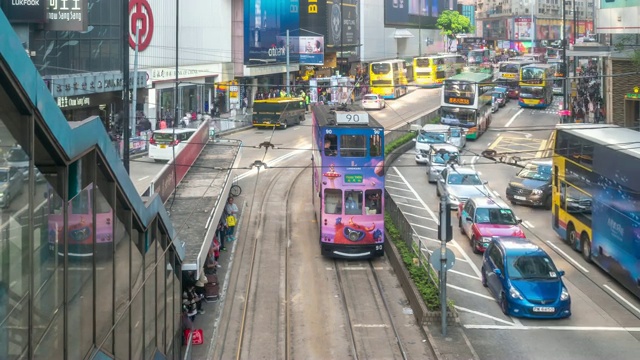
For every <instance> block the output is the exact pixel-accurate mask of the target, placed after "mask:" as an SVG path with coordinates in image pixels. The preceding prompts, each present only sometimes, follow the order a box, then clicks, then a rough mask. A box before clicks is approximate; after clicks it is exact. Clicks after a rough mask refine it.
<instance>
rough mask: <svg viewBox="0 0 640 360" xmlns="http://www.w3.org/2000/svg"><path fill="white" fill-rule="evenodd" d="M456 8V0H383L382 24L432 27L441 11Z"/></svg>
mask: <svg viewBox="0 0 640 360" xmlns="http://www.w3.org/2000/svg"><path fill="white" fill-rule="evenodd" d="M457 8H458V1H457V0H384V24H385V25H387V26H411V27H416V28H417V27H425V28H428V27H433V26H435V24H436V20H438V16H440V14H442V12H443V11H445V10H456V9H457Z"/></svg>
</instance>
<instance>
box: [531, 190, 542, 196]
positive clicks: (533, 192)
mask: <svg viewBox="0 0 640 360" xmlns="http://www.w3.org/2000/svg"><path fill="white" fill-rule="evenodd" d="M531 193H532V194H533V195H540V194H542V190H540V189H533V191H531Z"/></svg>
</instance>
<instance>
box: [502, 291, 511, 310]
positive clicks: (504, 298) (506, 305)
mask: <svg viewBox="0 0 640 360" xmlns="http://www.w3.org/2000/svg"><path fill="white" fill-rule="evenodd" d="M500 310H502V313H503V314H505V315H509V303H508V302H507V294H505V293H504V292H501V293H500Z"/></svg>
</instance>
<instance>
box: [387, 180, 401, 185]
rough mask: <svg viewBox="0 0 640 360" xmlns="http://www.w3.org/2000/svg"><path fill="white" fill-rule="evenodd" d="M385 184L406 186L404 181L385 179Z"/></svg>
mask: <svg viewBox="0 0 640 360" xmlns="http://www.w3.org/2000/svg"><path fill="white" fill-rule="evenodd" d="M384 183H385V184H388V183H394V184H402V185H404V183H403V182H402V181H395V180H389V179H385V180H384Z"/></svg>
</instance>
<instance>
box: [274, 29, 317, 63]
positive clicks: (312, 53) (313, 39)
mask: <svg viewBox="0 0 640 360" xmlns="http://www.w3.org/2000/svg"><path fill="white" fill-rule="evenodd" d="M276 38H277V40H278V43H285V44H286V42H287V39H286V36H278V37H276ZM289 45H290V46H289V49H290V51H291V56H292V57H293V58H296V59H298V61H299V63H300V64H301V65H324V36H289Z"/></svg>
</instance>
